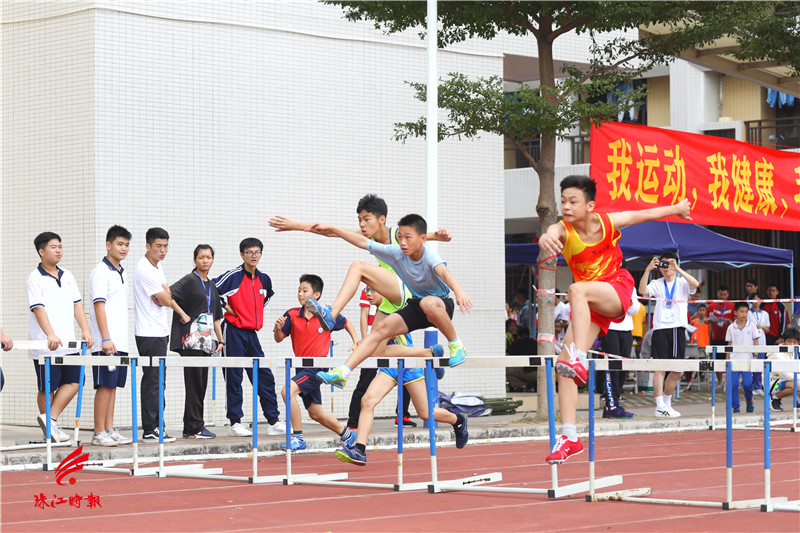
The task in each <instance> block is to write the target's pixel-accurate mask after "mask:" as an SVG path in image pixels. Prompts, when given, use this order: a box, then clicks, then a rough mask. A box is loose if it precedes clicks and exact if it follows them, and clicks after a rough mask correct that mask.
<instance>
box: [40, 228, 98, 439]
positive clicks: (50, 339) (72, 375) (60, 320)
mask: <svg viewBox="0 0 800 533" xmlns="http://www.w3.org/2000/svg"><path fill="white" fill-rule="evenodd" d="M33 244H34V246H35V247H36V253H37V254H38V255H39V259H41V262H40V263H39V266H37V267H36V268H35V269H34V270H33V272H31V273H30V275H29V276H28V281H27V283H26V285H25V288H26V291H27V293H28V306H29V307H30V310H31V314H30V320H29V322H28V335H29V336H30V339H31V340H42V341H47V348H48V349H47V350H31V351H30V358H31V359H33V366H34V367H35V368H36V381H37V385H38V388H39V393H38V394H37V396H36V403H37V404H38V406H39V413H40V414H39V416H38V417H37V418H36V420H37V422H38V423H39V426H41V428H42V432H43V433H44V434H45V438H47V430H46V424H47V420H46V418H45V402H46V397H45V368H44V365H43V364H41V365H40V364H39V362H38V361H37V359H38V357H39V356H40V355H43V354H53V355H56V354H61V355H72V354H74V355H77V352H75V351H74V350H72V351H71V350H69V349H68V348H67V343H69V342H70V341H75V321H77V322H78V326H79V327H80V328H81V338H82V339H83V340H84V341H86V343H87V344H88V345H89V346H91V345H92V344H94V339H93V338H92V334H91V332H90V330H89V323H88V322H87V320H86V312H85V311H84V309H83V304H82V303H81V293H80V290H79V289H78V283H77V282H76V281H75V277H74V276H73V275H72V273H71V272H70V271H69V270H66V269H63V268H60V267H59V266H58V263H59V262H61V258H62V257H63V254H64V249H63V247H62V244H61V237H59V236H58V235H57V234H55V233H53V232H51V231H46V232H44V233H40V234H39V235H37V236H36V238H35V239H34V240H33ZM79 380H80V367H78V366H70V365H51V366H50V391H49V392H50V394H51V403H50V417H51V419H52V420H51V425H50V436H51V440H52V441H53V442H66V441H68V440H69V436H68V435H67V434H66V433H64V432H63V431H62V430H61V428H60V427H59V426H58V423H57V422H56V420H58V417H59V415H61V412H62V411H63V410H64V408H66V407H67V405H69V402H70V401H71V400H72V398H73V397H74V396H75V394H76V393H77V392H78V382H79Z"/></svg>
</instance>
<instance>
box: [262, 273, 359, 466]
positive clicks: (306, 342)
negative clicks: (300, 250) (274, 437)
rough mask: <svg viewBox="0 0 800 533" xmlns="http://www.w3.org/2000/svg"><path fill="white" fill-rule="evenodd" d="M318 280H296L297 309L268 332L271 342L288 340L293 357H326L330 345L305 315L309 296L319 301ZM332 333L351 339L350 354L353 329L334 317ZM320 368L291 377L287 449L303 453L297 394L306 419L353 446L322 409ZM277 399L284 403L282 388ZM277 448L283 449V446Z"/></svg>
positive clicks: (355, 339)
mask: <svg viewBox="0 0 800 533" xmlns="http://www.w3.org/2000/svg"><path fill="white" fill-rule="evenodd" d="M322 288H323V282H322V278H320V277H319V276H316V275H314V274H303V275H302V276H300V286H299V287H298V288H297V301H298V302H299V303H300V307H294V308H292V309H289V310H288V311H286V312H285V313H284V314H283V316H282V317H280V318H279V319H278V320H276V321H275V327H274V328H273V329H272V332H273V335H274V337H275V342H282V341H283V339H285V338H286V337H290V336H291V338H292V350H293V351H294V355H295V357H326V356H327V355H328V350H329V347H330V344H331V333H330V331H326V330H325V329H324V328H323V327H322V325H321V324H320V321H319V319H318V318H317V317H315V316H314V315H312V314H311V313H310V312H308V311H306V309H305V304H306V298H307V297H309V296H313V297H314V298H315V299H317V300H318V299H319V297H320V296H322ZM331 329H332V330H333V331H338V330H341V329H345V330H347V333H349V334H350V337H351V338H352V339H353V346H352V347H351V348H350V351H352V350H353V349H354V348H355V347H356V345H357V344H358V336H357V335H356V330H355V328H354V327H353V325H352V324H351V323H350V321H349V320H347V319H346V318H345V317H343V316H341V315H339V316H337V317H336V323H335V324H334V326H333V328H331ZM320 371H322V369H320V368H298V369H297V371H296V373H295V375H294V377H293V378H292V379H291V384H290V387H291V389H290V390H291V392H290V394H291V397H292V402H291V404H290V405H291V413H290V417H291V420H292V440H291V443H290V449H291V450H292V451H295V450H303V449H305V447H306V441H305V438H304V437H303V422H302V415H301V414H300V410H299V409H298V406H297V402H296V401H294V398H295V396H297V395H298V394H299V395H300V396H301V397H302V398H303V405H304V406H305V408H306V411H308V414H309V416H310V417H311V419H312V420H314V421H315V422H319V423H320V424H322V425H323V426H325V427H326V428H328V429H330V430H331V431H333V432H334V433H336V434H337V435H339V437H341V439H342V444H344V445H346V446H350V445H352V444H353V442H355V439H356V433H355V432H354V431H351V430H350V429H349V428H347V427H345V426H344V425H342V423H341V422H339V420H338V419H337V418H336V417H335V416H333V415H332V414H331V413H329V412H327V411H326V410H325V409H324V408H323V407H322V393H321V392H320V385H322V381H321V380H320V379H319V378H317V372H320ZM281 397H282V398H283V399H284V401H285V400H286V387H284V388H283V390H282V391H281ZM281 448H284V449H285V448H286V445H285V444H282V445H281Z"/></svg>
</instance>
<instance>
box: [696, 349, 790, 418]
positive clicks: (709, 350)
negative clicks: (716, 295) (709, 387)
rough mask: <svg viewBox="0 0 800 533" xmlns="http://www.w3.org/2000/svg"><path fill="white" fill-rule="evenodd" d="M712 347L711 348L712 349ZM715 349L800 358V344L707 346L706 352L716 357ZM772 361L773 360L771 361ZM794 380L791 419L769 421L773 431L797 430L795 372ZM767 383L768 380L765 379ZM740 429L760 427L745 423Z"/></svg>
mask: <svg viewBox="0 0 800 533" xmlns="http://www.w3.org/2000/svg"><path fill="white" fill-rule="evenodd" d="M712 348H713V350H712ZM717 350H719V351H720V352H722V353H732V352H752V353H787V354H788V353H792V354H793V355H794V359H795V360H798V359H800V346H788V345H783V346H781V345H778V346H713V347H712V346H707V347H706V353H713V354H714V356H715V357H716V353H717ZM772 362H774V361H772ZM793 380H794V387H793V388H794V392H793V394H792V420H782V421H775V422H771V426H772V430H773V431H790V432H793V433H794V432H797V431H798V428H797V411H798V409H797V373H796V372H795V373H794V376H793ZM767 383H768V385H769V380H767ZM769 396H770V395H769V391H767V393H765V394H764V397H765V398H769ZM769 409H771V406H770V405H766V406H765V407H764V410H765V412H766V411H768V410H769ZM788 424H791V426H792V427H789V428H784V427H779V426H784V425H788ZM742 429H751V430H752V429H755V430H758V431H760V430H761V429H762V428H761V427H759V426H758V424H747V425H745V427H744V428H742Z"/></svg>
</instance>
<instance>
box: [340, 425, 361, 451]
mask: <svg viewBox="0 0 800 533" xmlns="http://www.w3.org/2000/svg"><path fill="white" fill-rule="evenodd" d="M357 438H358V434H357V433H356V432H355V430H354V429H351V430H350V437H349V438H347V439H346V440H345V439H341V441H342V446H343V447H345V448H352V447H353V446H355V445H356V439H357Z"/></svg>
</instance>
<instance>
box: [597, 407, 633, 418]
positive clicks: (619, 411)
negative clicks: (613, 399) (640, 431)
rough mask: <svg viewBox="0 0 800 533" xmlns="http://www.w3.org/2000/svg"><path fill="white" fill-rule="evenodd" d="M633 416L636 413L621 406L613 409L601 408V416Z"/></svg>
mask: <svg viewBox="0 0 800 533" xmlns="http://www.w3.org/2000/svg"><path fill="white" fill-rule="evenodd" d="M634 416H636V415H635V414H633V413H629V412H628V411H626V410H625V409H623V408H622V407H615V408H613V409H608V408H606V407H604V408H603V418H633V417H634Z"/></svg>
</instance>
